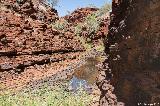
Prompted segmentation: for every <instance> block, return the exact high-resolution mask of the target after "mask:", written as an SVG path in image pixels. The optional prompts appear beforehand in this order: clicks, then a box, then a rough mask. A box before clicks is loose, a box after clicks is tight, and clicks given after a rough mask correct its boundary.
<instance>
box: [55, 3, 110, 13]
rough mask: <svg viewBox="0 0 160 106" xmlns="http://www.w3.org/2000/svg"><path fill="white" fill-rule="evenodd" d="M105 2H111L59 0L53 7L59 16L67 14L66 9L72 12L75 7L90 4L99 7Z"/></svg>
mask: <svg viewBox="0 0 160 106" xmlns="http://www.w3.org/2000/svg"><path fill="white" fill-rule="evenodd" d="M107 2H109V3H111V0H59V2H58V4H57V6H55V8H56V9H57V11H58V15H59V16H65V15H67V14H68V11H69V12H73V11H74V10H75V9H76V8H80V7H87V6H90V5H94V6H96V7H98V8H100V7H101V6H103V5H104V4H105V3H107Z"/></svg>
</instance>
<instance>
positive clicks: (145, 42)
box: [106, 0, 160, 106]
mask: <svg viewBox="0 0 160 106" xmlns="http://www.w3.org/2000/svg"><path fill="white" fill-rule="evenodd" d="M159 11H160V1H159V0H113V3H112V14H111V23H110V26H109V29H110V31H109V34H108V39H107V40H106V53H108V54H109V58H108V59H107V60H106V62H108V63H109V67H110V69H111V71H112V74H113V77H112V78H111V83H112V84H113V85H114V86H115V92H116V95H117V97H118V100H119V101H122V102H125V103H126V105H127V106H136V105H138V103H148V104H149V103H159V102H160V89H159V85H160V21H159V20H160V12H159ZM106 73H108V71H106ZM109 77H110V76H107V78H109Z"/></svg>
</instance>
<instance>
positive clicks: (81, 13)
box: [64, 7, 98, 25]
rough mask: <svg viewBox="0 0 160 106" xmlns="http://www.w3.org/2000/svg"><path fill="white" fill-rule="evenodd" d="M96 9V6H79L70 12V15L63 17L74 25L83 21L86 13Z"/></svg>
mask: <svg viewBox="0 0 160 106" xmlns="http://www.w3.org/2000/svg"><path fill="white" fill-rule="evenodd" d="M97 10H98V8H90V7H87V8H80V9H77V10H75V11H74V12H72V13H71V14H70V15H67V16H65V17H64V19H66V20H67V21H68V22H69V23H72V24H73V25H74V24H77V23H80V22H83V21H84V20H85V17H86V16H87V15H89V14H92V13H94V12H96V11H97Z"/></svg>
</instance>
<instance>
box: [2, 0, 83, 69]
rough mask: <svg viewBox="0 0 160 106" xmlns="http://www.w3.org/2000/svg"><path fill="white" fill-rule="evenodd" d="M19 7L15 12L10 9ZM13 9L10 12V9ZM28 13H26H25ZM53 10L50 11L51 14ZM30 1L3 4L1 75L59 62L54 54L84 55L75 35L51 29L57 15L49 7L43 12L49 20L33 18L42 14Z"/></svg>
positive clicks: (4, 2)
mask: <svg viewBox="0 0 160 106" xmlns="http://www.w3.org/2000/svg"><path fill="white" fill-rule="evenodd" d="M15 4H16V5H18V6H17V8H18V9H17V10H15V8H11V7H12V6H13V7H14V6H15ZM6 5H7V6H10V8H8V7H7V6H6ZM25 8H26V9H27V10H26V9H25ZM30 10H32V12H31V11H30ZM48 10H50V11H48ZM40 13H41V12H40V11H39V10H36V9H35V4H33V3H32V1H30V0H25V1H24V2H23V3H19V4H17V2H16V1H11V0H10V1H2V7H1V10H0V71H1V72H2V71H10V70H15V71H16V70H17V69H21V70H24V69H25V68H26V67H29V66H33V65H35V64H47V63H50V62H52V61H53V62H54V61H59V60H61V58H64V57H59V58H56V59H55V57H54V56H53V54H55V53H57V54H65V53H74V52H81V51H83V47H82V46H81V44H80V42H78V41H77V40H76V39H75V38H74V37H73V35H74V34H73V33H72V32H60V31H58V30H54V29H52V27H51V26H50V23H51V22H52V21H53V20H54V19H52V18H53V17H54V16H55V14H57V13H56V11H53V9H51V8H49V7H47V10H46V11H43V13H44V14H42V15H43V16H45V17H46V18H44V19H39V18H33V17H32V16H33V15H35V16H36V17H37V16H39V15H37V14H40Z"/></svg>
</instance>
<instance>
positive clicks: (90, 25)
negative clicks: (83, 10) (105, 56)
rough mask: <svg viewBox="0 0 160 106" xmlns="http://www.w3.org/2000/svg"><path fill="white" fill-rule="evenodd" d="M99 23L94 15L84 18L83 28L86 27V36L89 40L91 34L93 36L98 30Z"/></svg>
mask: <svg viewBox="0 0 160 106" xmlns="http://www.w3.org/2000/svg"><path fill="white" fill-rule="evenodd" d="M100 21H101V20H98V19H97V15H96V14H90V15H88V16H87V17H86V19H85V22H84V27H86V29H87V31H88V34H89V35H90V36H89V38H92V34H95V33H96V31H98V30H99V24H100Z"/></svg>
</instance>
